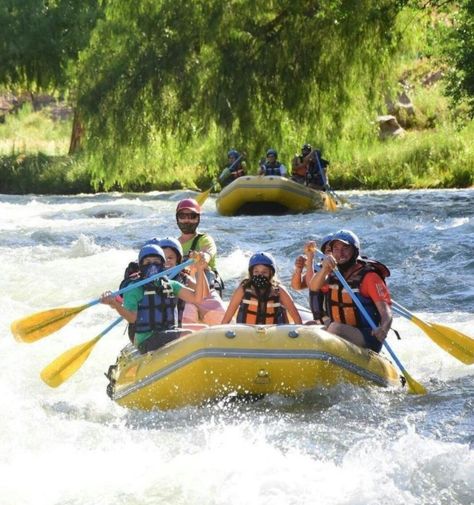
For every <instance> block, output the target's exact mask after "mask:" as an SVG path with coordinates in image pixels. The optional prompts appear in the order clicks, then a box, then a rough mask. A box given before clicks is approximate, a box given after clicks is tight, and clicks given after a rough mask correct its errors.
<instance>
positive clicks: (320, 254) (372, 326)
mask: <svg viewBox="0 0 474 505" xmlns="http://www.w3.org/2000/svg"><path fill="white" fill-rule="evenodd" d="M316 251H317V253H318V256H319V257H320V258H325V255H324V254H323V253H322V252H321V251H319V250H318V249H317V250H316ZM334 273H335V274H336V276H337V278H338V279H339V281H340V282H341V284H342V285H343V286H344V289H345V290H346V291H347V292H348V293H349V295H350V296H351V298H352V300H353V301H354V303H355V304H356V305H357V308H358V309H359V310H360V311H361V313H362V315H363V316H364V317H365V320H366V321H367V322H368V323H369V326H370V327H371V328H372V329H373V330H375V328H377V326H376V325H375V323H374V321H373V320H372V318H371V317H370V316H369V314H368V313H367V311H366V310H365V307H364V306H363V305H362V302H361V301H360V300H359V299H358V298H357V296H356V294H355V293H354V291H352V288H351V287H350V286H349V284H348V283H347V281H346V279H344V276H343V275H342V274H341V272H339V270H338V269H337V268H336V269H335V270H334ZM382 343H383V345H384V346H385V348H386V349H387V351H388V352H389V354H390V356H392V358H393V361H395V363H396V364H397V366H398V368H400V370H401V371H402V373H406V370H405V368H404V367H403V365H402V364H401V363H400V361H399V359H398V358H397V355H396V354H395V353H394V352H393V351H392V348H391V347H390V346H389V345H388V343H387V342H386V341H385V340H384V341H383V342H382Z"/></svg>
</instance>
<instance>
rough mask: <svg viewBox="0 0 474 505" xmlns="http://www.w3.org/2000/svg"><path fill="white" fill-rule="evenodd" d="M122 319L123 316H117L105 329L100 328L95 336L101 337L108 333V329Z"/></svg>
mask: <svg viewBox="0 0 474 505" xmlns="http://www.w3.org/2000/svg"><path fill="white" fill-rule="evenodd" d="M122 321H123V317H118V318H117V319H116V320H115V321H114V322H113V323H110V324H109V326H107V328H105V330H102V331H101V332H100V333H99V334H98V335H97V336H98V337H103V336H104V335H105V334H106V333H109V331H110V330H111V329H112V328H114V327H115V326H117V324H119V323H121V322H122Z"/></svg>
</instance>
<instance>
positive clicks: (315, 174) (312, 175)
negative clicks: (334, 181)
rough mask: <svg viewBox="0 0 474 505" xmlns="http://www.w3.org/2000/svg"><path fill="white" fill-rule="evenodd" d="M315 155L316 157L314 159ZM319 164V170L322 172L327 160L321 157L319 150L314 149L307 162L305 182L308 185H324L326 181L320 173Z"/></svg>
mask: <svg viewBox="0 0 474 505" xmlns="http://www.w3.org/2000/svg"><path fill="white" fill-rule="evenodd" d="M316 157H317V158H318V159H316ZM318 160H319V164H320V165H321V170H322V171H323V172H325V171H326V167H327V166H328V165H329V162H328V161H327V160H325V159H323V158H322V157H321V152H320V151H319V150H318V149H316V150H315V152H314V155H313V157H312V158H311V159H310V160H309V162H308V171H307V174H306V183H307V184H308V185H310V184H311V185H313V186H321V187H324V185H325V183H326V181H325V177H323V175H322V174H321V170H320V169H319V164H318Z"/></svg>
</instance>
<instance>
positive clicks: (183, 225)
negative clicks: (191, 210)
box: [176, 216, 201, 235]
mask: <svg viewBox="0 0 474 505" xmlns="http://www.w3.org/2000/svg"><path fill="white" fill-rule="evenodd" d="M200 221H201V219H200V217H198V219H196V220H195V221H189V220H186V221H180V220H179V219H178V216H176V222H177V223H178V228H179V229H180V230H181V233H184V234H185V235H188V234H191V233H196V230H197V227H198V226H199V223H200Z"/></svg>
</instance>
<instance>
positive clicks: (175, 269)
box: [87, 259, 194, 307]
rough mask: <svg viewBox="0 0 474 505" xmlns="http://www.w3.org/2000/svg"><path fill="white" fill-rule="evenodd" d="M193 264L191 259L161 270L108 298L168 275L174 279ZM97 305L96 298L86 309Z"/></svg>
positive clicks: (115, 292) (98, 299) (97, 300)
mask: <svg viewBox="0 0 474 505" xmlns="http://www.w3.org/2000/svg"><path fill="white" fill-rule="evenodd" d="M193 263H194V260H193V259H189V260H187V261H185V262H184V263H180V264H179V265H176V266H175V267H172V268H168V270H163V272H160V273H158V274H155V275H152V276H150V277H147V278H146V279H142V280H141V281H138V282H133V283H132V284H129V285H128V286H125V287H124V288H122V289H119V290H118V291H114V292H113V293H112V294H111V295H110V296H113V297H115V296H118V295H121V294H123V293H126V292H127V291H131V290H132V289H135V288H137V287H138V286H143V285H144V284H148V283H150V282H152V281H155V280H156V279H159V278H160V277H164V276H165V275H168V276H169V277H174V276H175V275H176V274H178V273H179V272H181V270H183V268H186V267H188V266H190V265H192V264H193ZM97 303H100V298H96V299H95V300H92V301H91V302H89V303H88V304H87V306H88V307H92V305H96V304H97Z"/></svg>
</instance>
